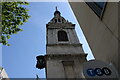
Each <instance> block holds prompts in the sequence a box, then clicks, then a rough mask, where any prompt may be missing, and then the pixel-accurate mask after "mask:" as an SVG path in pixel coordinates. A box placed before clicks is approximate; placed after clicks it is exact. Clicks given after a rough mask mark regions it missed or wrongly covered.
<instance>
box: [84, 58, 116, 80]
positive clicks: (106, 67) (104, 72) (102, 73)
mask: <svg viewBox="0 0 120 80" xmlns="http://www.w3.org/2000/svg"><path fill="white" fill-rule="evenodd" d="M83 74H84V76H85V78H118V73H117V70H116V69H115V68H114V66H113V65H110V64H108V63H105V62H103V61H99V60H92V61H88V62H85V63H84V64H83Z"/></svg>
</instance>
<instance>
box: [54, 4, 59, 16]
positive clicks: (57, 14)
mask: <svg viewBox="0 0 120 80" xmlns="http://www.w3.org/2000/svg"><path fill="white" fill-rule="evenodd" d="M60 14H61V13H60V12H59V11H58V9H57V6H56V11H55V12H54V16H55V17H59V16H60Z"/></svg>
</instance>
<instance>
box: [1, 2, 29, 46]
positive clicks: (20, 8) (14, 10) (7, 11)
mask: <svg viewBox="0 0 120 80" xmlns="http://www.w3.org/2000/svg"><path fill="white" fill-rule="evenodd" d="M28 4H29V3H28V2H1V5H2V17H1V18H2V32H1V41H0V42H1V43H2V44H3V45H8V46H9V45H10V44H8V39H10V36H11V35H12V34H17V33H18V32H20V31H22V29H20V27H19V26H20V25H23V24H24V22H27V20H28V19H29V17H30V16H29V15H28V9H27V8H25V7H24V6H25V5H28Z"/></svg>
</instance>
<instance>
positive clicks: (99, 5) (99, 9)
mask: <svg viewBox="0 0 120 80" xmlns="http://www.w3.org/2000/svg"><path fill="white" fill-rule="evenodd" d="M86 4H87V5H88V6H89V7H90V8H91V9H92V10H93V11H94V12H95V13H96V14H97V16H98V17H100V18H101V17H102V15H103V11H104V8H105V5H106V2H86Z"/></svg>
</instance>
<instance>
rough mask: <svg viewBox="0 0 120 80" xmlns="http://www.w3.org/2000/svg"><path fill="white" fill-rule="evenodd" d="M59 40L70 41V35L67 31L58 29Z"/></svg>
mask: <svg viewBox="0 0 120 80" xmlns="http://www.w3.org/2000/svg"><path fill="white" fill-rule="evenodd" d="M58 41H68V36H67V33H66V32H65V31H62V30H61V31H58Z"/></svg>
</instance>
